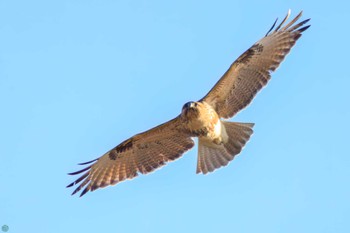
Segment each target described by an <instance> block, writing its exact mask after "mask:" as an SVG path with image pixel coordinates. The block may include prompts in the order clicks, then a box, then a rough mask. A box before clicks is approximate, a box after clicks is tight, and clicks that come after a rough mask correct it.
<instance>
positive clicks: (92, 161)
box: [78, 159, 98, 165]
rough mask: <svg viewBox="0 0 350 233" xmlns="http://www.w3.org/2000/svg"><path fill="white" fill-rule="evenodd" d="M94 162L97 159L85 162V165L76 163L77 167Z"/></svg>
mask: <svg viewBox="0 0 350 233" xmlns="http://www.w3.org/2000/svg"><path fill="white" fill-rule="evenodd" d="M96 160H98V159H94V160H91V161H88V162H85V163H78V165H86V164H89V163H92V162H95V161H96Z"/></svg>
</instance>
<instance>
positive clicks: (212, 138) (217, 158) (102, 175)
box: [67, 11, 310, 196]
mask: <svg viewBox="0 0 350 233" xmlns="http://www.w3.org/2000/svg"><path fill="white" fill-rule="evenodd" d="M301 15H302V12H300V13H299V14H298V15H297V16H296V17H295V18H294V19H293V20H291V21H290V22H289V23H288V24H286V25H285V23H286V21H287V20H288V18H289V16H290V11H288V14H287V16H286V17H285V18H284V19H283V21H282V22H281V23H280V24H279V25H278V26H277V27H276V28H275V29H274V27H275V24H276V22H277V20H276V21H275V23H274V24H273V26H272V27H271V29H270V30H269V32H268V33H267V34H266V35H265V37H263V38H262V39H260V40H259V41H258V42H256V43H255V44H254V45H253V46H252V47H250V48H249V49H248V50H247V51H246V52H244V53H243V54H242V55H241V56H239V57H238V59H237V60H236V61H235V62H234V63H233V64H232V65H231V66H230V68H229V69H228V70H227V71H226V73H225V74H224V75H223V76H222V77H221V79H220V80H219V81H218V82H217V83H216V84H215V85H214V87H213V88H212V89H211V90H210V91H209V92H208V94H207V95H206V96H205V97H203V98H202V99H201V100H199V101H197V102H188V103H186V104H185V105H184V106H183V108H182V111H181V113H180V115H178V116H177V117H175V118H174V119H172V120H170V121H168V122H166V123H164V124H161V125H159V126H157V127H155V128H153V129H150V130H148V131H145V132H143V133H140V134H137V135H135V136H133V137H131V138H129V139H127V140H125V141H124V142H122V143H120V144H119V145H118V146H116V147H115V148H113V149H112V150H110V151H108V152H107V153H105V154H104V155H102V156H101V157H100V158H98V159H95V160H92V161H90V162H86V163H81V164H80V165H88V166H87V167H86V168H84V169H82V170H80V171H77V172H73V173H69V174H70V175H77V174H82V175H81V176H80V177H79V178H78V179H77V180H76V181H74V182H73V183H71V184H69V185H68V186H67V187H72V186H74V185H78V187H77V188H76V189H75V190H74V192H73V193H72V194H75V193H77V192H79V191H80V190H81V189H83V188H84V189H83V191H82V192H81V194H80V196H83V195H84V194H86V193H87V192H88V191H94V190H96V189H98V188H103V187H106V186H108V185H114V184H117V183H118V182H121V181H124V180H126V179H132V178H134V177H136V176H137V175H138V174H139V173H141V174H147V173H149V172H152V171H154V170H155V169H157V168H159V167H161V166H163V165H165V164H166V163H167V162H170V161H173V160H175V159H177V158H179V157H180V156H181V155H183V154H184V153H185V152H186V151H187V150H189V149H191V148H192V147H193V146H194V141H193V139H192V138H193V137H198V161H197V173H203V174H206V173H208V172H212V171H214V170H215V169H217V168H219V167H222V166H225V165H227V164H228V163H229V162H230V161H231V160H232V159H233V158H234V157H235V156H236V155H237V154H239V153H240V152H241V150H242V148H243V147H244V145H245V144H246V142H247V141H248V140H249V138H250V136H251V135H252V133H253V130H252V128H253V126H254V124H252V123H236V122H227V121H223V120H221V119H227V118H231V117H232V116H234V115H235V114H236V113H238V112H239V111H240V110H241V109H243V108H245V107H246V106H247V105H248V104H249V103H250V102H251V101H252V100H253V98H254V96H255V95H256V93H257V92H258V91H259V90H260V89H261V88H262V87H264V86H265V85H266V84H267V82H268V81H269V79H270V76H271V72H272V71H274V70H276V68H277V67H278V66H279V64H280V63H281V62H282V61H283V59H284V58H285V56H286V55H287V54H288V53H289V51H290V49H291V48H292V47H293V46H294V44H295V42H296V41H297V40H298V39H299V38H300V36H301V34H302V32H303V31H305V30H306V29H308V28H309V27H310V25H307V26H303V25H305V24H306V23H307V22H308V21H309V20H310V19H307V20H304V21H302V22H300V23H296V22H297V21H298V19H299V18H300V17H301ZM89 164H90V165H89Z"/></svg>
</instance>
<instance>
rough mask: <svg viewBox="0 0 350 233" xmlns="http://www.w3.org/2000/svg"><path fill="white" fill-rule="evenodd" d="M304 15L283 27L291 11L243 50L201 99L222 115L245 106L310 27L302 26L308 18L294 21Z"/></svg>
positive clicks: (227, 114)
mask: <svg viewBox="0 0 350 233" xmlns="http://www.w3.org/2000/svg"><path fill="white" fill-rule="evenodd" d="M301 14H302V12H300V13H299V14H298V15H297V16H296V17H295V18H294V19H293V20H292V21H291V22H289V23H288V24H287V25H285V26H284V25H283V24H284V23H285V22H286V21H287V19H288V18H289V15H290V11H289V12H288V15H287V16H286V17H285V18H284V20H283V21H282V23H281V24H280V25H279V26H278V27H277V28H276V29H275V30H274V31H272V30H273V28H274V26H275V24H276V22H275V24H274V25H273V26H272V28H271V29H270V30H269V32H268V33H267V34H266V36H265V37H263V38H262V39H261V40H259V41H258V42H256V43H255V44H254V45H253V46H252V47H251V48H249V49H248V50H247V51H246V52H244V53H243V54H242V55H241V56H240V57H239V58H238V59H237V60H236V61H235V62H234V63H233V64H232V65H231V67H230V68H229V69H228V70H227V71H226V73H225V74H224V75H223V77H222V78H221V79H220V80H219V81H218V82H217V83H216V84H215V86H214V87H213V88H212V89H211V90H210V91H209V93H208V94H207V95H206V96H205V97H204V98H203V99H201V101H204V102H207V103H208V104H210V105H211V106H212V107H213V108H214V109H215V110H216V112H217V113H218V114H219V116H220V117H222V118H230V117H232V116H233V115H235V114H236V113H238V112H239V111H240V110H241V109H243V108H244V107H246V106H247V105H248V104H249V103H250V102H251V101H252V100H253V98H254V96H255V95H256V93H257V92H258V91H259V90H261V88H262V87H264V86H265V85H266V84H267V82H268V81H269V79H270V73H271V72H272V71H274V70H276V68H277V67H278V66H279V65H280V63H281V62H282V61H283V59H284V58H285V56H286V55H287V54H288V53H289V51H290V49H291V48H292V47H293V46H294V44H295V42H296V41H297V40H298V39H299V38H300V36H301V33H302V32H303V31H305V30H306V29H308V27H309V26H304V27H302V26H303V25H304V24H305V23H307V22H308V21H309V19H307V20H304V21H302V22H300V23H298V24H295V23H296V21H297V20H298V19H299V18H300V17H301ZM271 31H272V33H270V32H271Z"/></svg>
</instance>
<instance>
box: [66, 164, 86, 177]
mask: <svg viewBox="0 0 350 233" xmlns="http://www.w3.org/2000/svg"><path fill="white" fill-rule="evenodd" d="M90 168H91V166H88V167H86V168H84V169H81V170H79V171H76V172H71V173H68V175H71V176H74V175H77V174H79V173H82V172H84V171H86V170H89V169H90Z"/></svg>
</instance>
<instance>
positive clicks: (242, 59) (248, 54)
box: [237, 44, 264, 64]
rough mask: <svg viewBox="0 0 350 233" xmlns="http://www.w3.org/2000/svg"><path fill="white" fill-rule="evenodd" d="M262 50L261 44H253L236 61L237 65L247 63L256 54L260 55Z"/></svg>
mask: <svg viewBox="0 0 350 233" xmlns="http://www.w3.org/2000/svg"><path fill="white" fill-rule="evenodd" d="M263 50H264V46H263V45H261V44H254V45H253V46H252V47H250V48H249V49H248V50H247V51H245V53H243V54H242V55H241V56H240V57H239V58H238V59H237V63H243V64H245V63H247V62H249V60H250V59H251V58H252V57H253V56H254V55H255V54H257V53H261V52H262V51H263Z"/></svg>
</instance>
